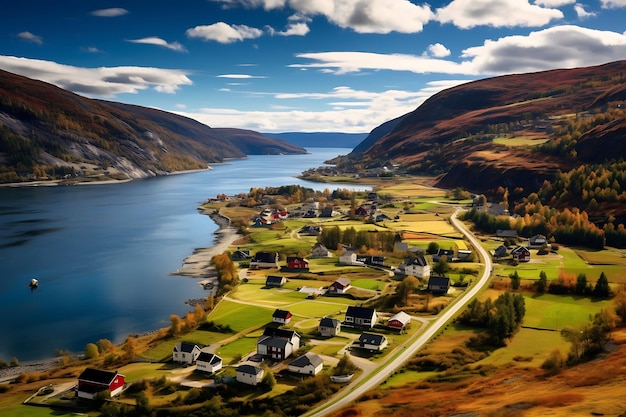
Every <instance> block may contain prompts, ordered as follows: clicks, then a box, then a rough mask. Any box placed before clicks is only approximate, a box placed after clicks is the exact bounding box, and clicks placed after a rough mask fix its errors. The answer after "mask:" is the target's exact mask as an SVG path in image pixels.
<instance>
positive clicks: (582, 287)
mask: <svg viewBox="0 0 626 417" xmlns="http://www.w3.org/2000/svg"><path fill="white" fill-rule="evenodd" d="M586 292H587V275H585V274H584V273H580V274H578V276H577V277H576V288H575V289H574V294H576V295H584V294H585V293H586Z"/></svg>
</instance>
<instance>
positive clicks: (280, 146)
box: [0, 70, 306, 183]
mask: <svg viewBox="0 0 626 417" xmlns="http://www.w3.org/2000/svg"><path fill="white" fill-rule="evenodd" d="M280 153H284V154H289V153H306V150H305V149H303V148H300V147H297V146H294V145H292V144H290V143H287V142H284V141H280V140H277V139H274V138H268V137H265V136H263V135H261V134H258V133H255V132H250V131H246V130H239V129H213V128H211V127H209V126H206V125H204V124H202V123H199V122H197V121H195V120H193V119H190V118H186V117H183V116H179V115H176V114H173V113H168V112H165V111H161V110H156V109H151V108H146V107H141V106H135V105H130V104H123V103H116V102H110V101H103V100H95V99H88V98H85V97H81V96H79V95H76V94H74V93H71V92H69V91H66V90H63V89H60V88H57V87H55V86H53V85H50V84H47V83H44V82H41V81H36V80H32V79H29V78H26V77H22V76H19V75H16V74H12V73H9V72H6V71H1V70H0V182H4V183H6V182H19V181H28V180H46V179H59V178H65V179H68V180H70V181H85V180H89V179H98V180H102V179H129V178H143V177H148V176H155V175H163V174H167V173H171V172H175V171H183V170H193V169H206V168H207V167H208V165H209V164H211V163H217V162H222V161H223V160H224V159H227V158H244V157H245V156H246V155H251V154H280Z"/></svg>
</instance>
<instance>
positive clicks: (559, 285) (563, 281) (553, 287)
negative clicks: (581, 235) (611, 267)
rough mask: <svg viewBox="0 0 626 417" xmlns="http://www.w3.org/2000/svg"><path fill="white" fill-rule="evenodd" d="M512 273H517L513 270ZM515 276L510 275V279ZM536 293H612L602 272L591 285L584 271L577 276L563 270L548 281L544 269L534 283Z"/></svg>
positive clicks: (601, 294)
mask: <svg viewBox="0 0 626 417" xmlns="http://www.w3.org/2000/svg"><path fill="white" fill-rule="evenodd" d="M514 275H517V271H515V273H514ZM514 279H515V277H513V276H511V280H514ZM534 285H535V289H536V291H537V293H539V294H544V293H546V292H547V293H549V294H557V295H577V296H581V297H596V298H604V299H606V298H609V297H611V295H612V291H611V286H610V285H609V280H608V278H607V277H606V274H605V273H604V272H601V273H600V276H599V277H598V280H597V281H596V283H595V285H593V286H592V285H591V282H589V280H588V279H587V275H586V274H585V273H580V274H578V275H577V276H576V275H574V274H567V273H565V272H563V271H560V272H559V276H558V278H557V279H556V280H551V281H548V277H547V275H546V273H545V272H544V271H541V272H540V273H539V279H538V280H537V281H535V283H534Z"/></svg>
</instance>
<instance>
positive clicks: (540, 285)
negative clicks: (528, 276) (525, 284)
mask: <svg viewBox="0 0 626 417" xmlns="http://www.w3.org/2000/svg"><path fill="white" fill-rule="evenodd" d="M535 286H536V288H537V292H538V293H539V294H545V292H546V290H547V289H548V276H547V275H546V273H545V272H544V271H541V272H540V273H539V279H538V280H537V282H536V283H535Z"/></svg>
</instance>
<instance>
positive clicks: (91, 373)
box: [78, 368, 118, 385]
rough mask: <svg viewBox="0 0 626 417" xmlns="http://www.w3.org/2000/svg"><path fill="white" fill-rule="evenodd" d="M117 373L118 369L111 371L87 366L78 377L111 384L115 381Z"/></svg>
mask: <svg viewBox="0 0 626 417" xmlns="http://www.w3.org/2000/svg"><path fill="white" fill-rule="evenodd" d="M117 375H118V374H117V371H115V372H111V371H103V370H100V369H94V368H85V370H84V371H83V372H81V374H80V375H79V376H78V379H80V380H83V381H89V382H97V383H99V384H106V385H109V384H111V382H113V379H115V377H116V376H117Z"/></svg>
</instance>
